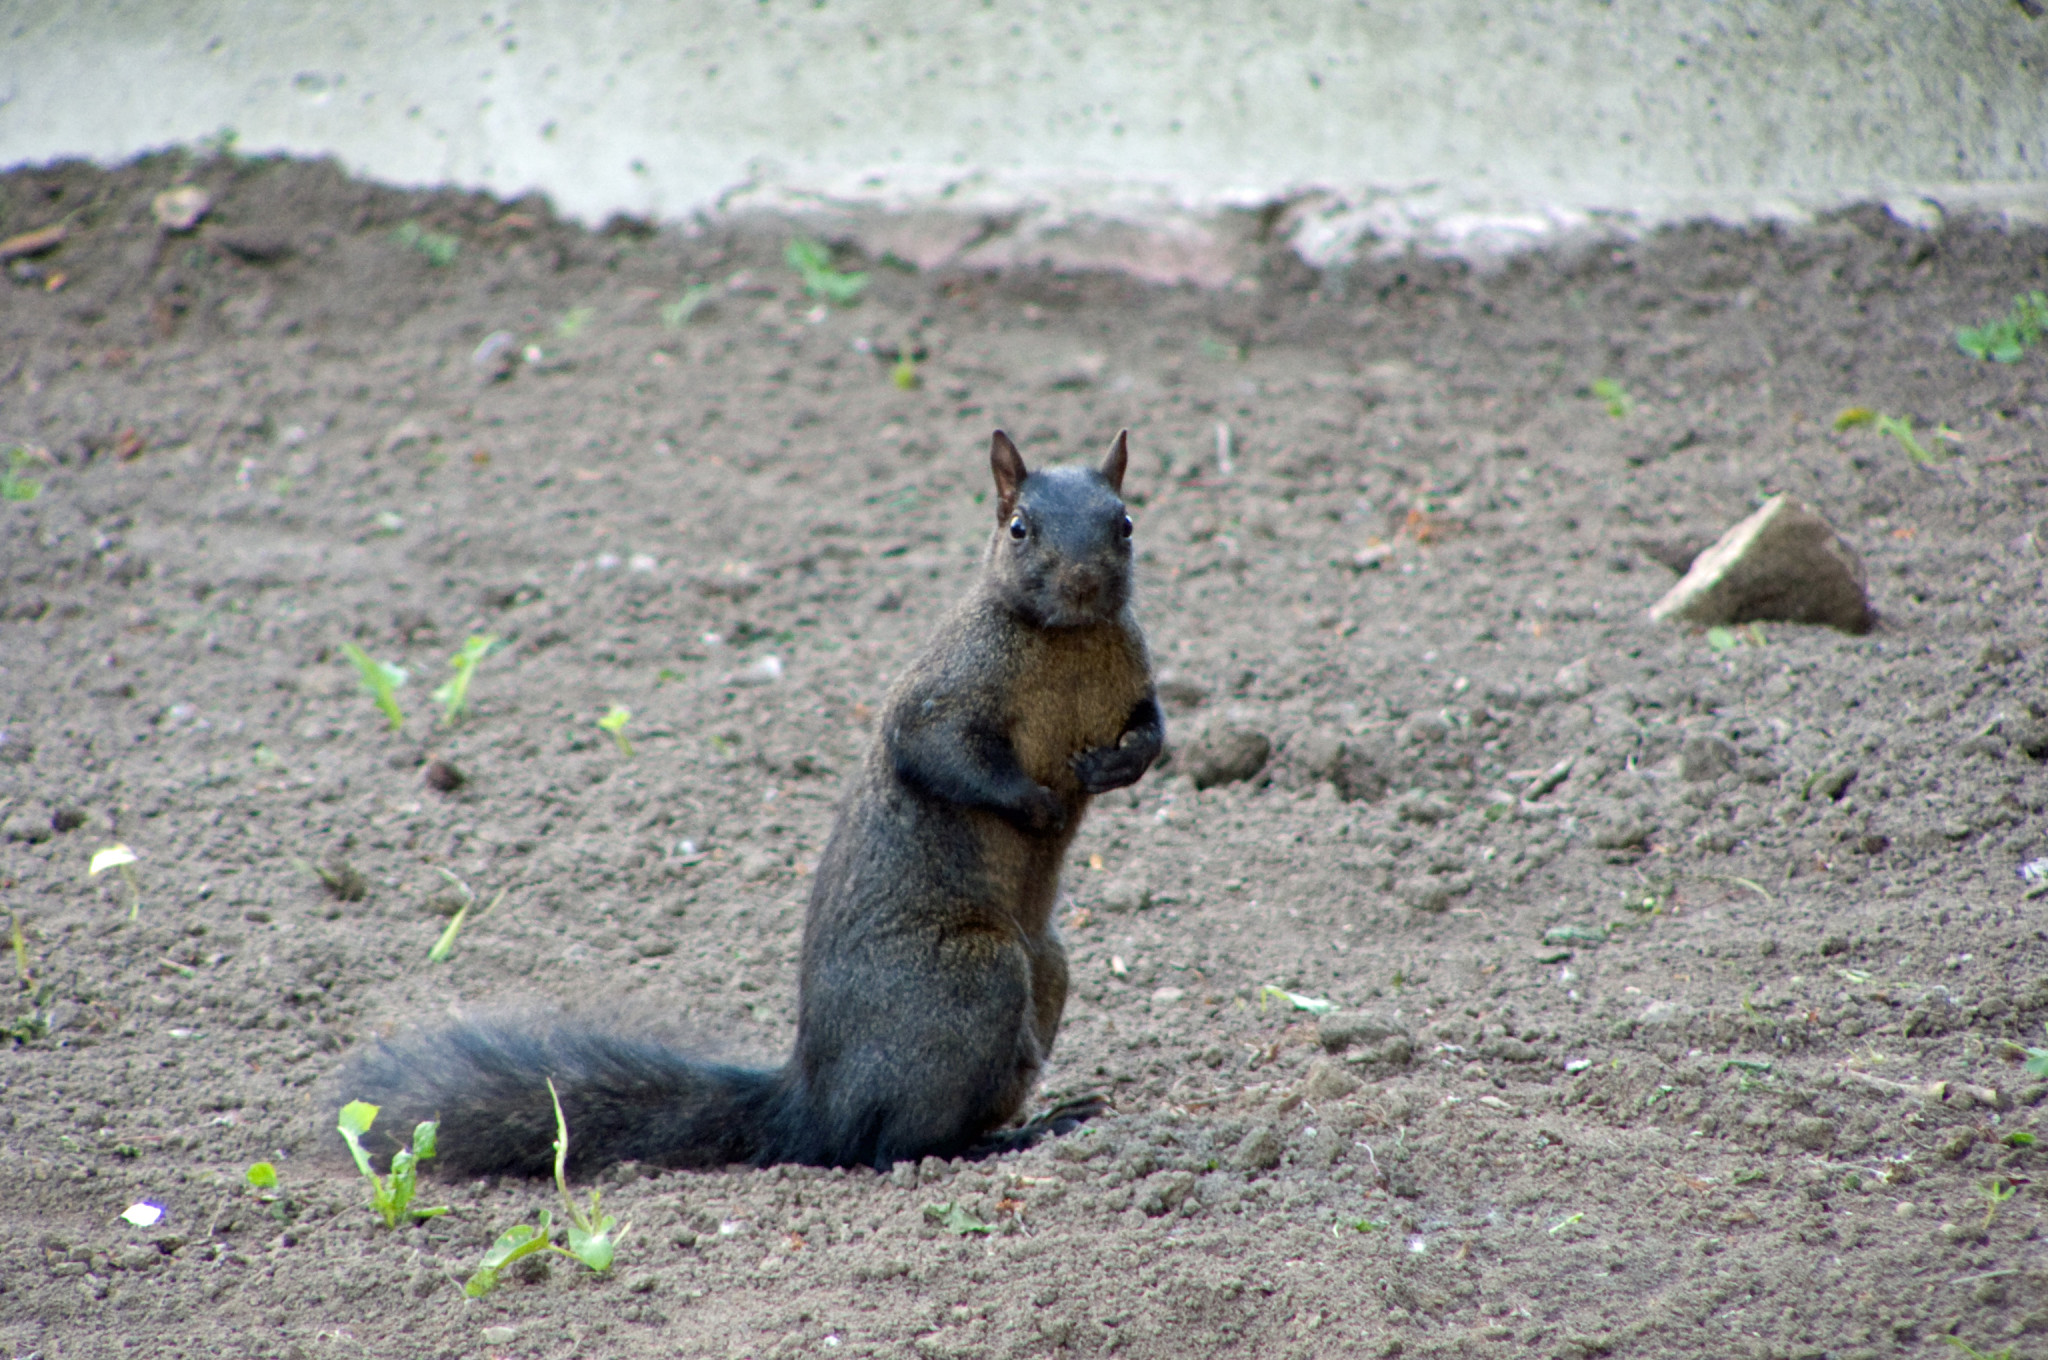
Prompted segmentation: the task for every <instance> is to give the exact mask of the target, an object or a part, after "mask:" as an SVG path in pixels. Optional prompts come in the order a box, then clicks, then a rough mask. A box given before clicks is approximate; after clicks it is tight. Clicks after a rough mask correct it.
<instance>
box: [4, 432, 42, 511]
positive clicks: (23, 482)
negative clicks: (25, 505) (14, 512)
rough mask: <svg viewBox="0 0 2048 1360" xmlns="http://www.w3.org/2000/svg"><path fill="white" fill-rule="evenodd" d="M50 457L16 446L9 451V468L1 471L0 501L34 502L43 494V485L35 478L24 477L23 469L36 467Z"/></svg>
mask: <svg viewBox="0 0 2048 1360" xmlns="http://www.w3.org/2000/svg"><path fill="white" fill-rule="evenodd" d="M48 456H49V455H47V454H43V453H41V452H40V451H38V450H35V449H27V448H23V447H22V446H21V445H19V444H16V445H14V446H13V447H12V448H10V449H8V450H7V467H6V469H5V470H4V471H0V500H7V501H32V500H34V499H35V498H36V497H38V496H40V495H42V494H43V484H42V483H41V482H39V481H37V480H36V479H35V478H33V477H25V476H23V475H22V469H23V468H29V467H34V466H35V465H36V464H37V463H40V462H43V461H44V460H45V459H47V458H48Z"/></svg>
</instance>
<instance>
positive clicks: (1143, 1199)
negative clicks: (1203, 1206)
mask: <svg viewBox="0 0 2048 1360" xmlns="http://www.w3.org/2000/svg"><path fill="white" fill-rule="evenodd" d="M1194 1188H1195V1177H1194V1173H1193V1172H1189V1171H1162V1172H1160V1173H1159V1174H1158V1175H1156V1176H1154V1177H1152V1178H1151V1179H1150V1180H1148V1181H1146V1182H1145V1189H1144V1193H1143V1194H1142V1195H1140V1196H1139V1198H1138V1208H1139V1209H1140V1210H1142V1211H1143V1212H1144V1214H1145V1216H1146V1217H1147V1218H1158V1217H1160V1216H1161V1215H1163V1214H1170V1213H1172V1212H1173V1211H1174V1210H1175V1209H1178V1208H1180V1206H1181V1204H1182V1202H1183V1201H1185V1200H1186V1199H1187V1197H1188V1195H1189V1194H1190V1193H1192V1192H1193V1190H1194Z"/></svg>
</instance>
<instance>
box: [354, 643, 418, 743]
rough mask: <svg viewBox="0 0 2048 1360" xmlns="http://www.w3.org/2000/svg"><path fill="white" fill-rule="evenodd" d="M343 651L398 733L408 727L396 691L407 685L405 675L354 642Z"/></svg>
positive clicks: (399, 668)
mask: <svg viewBox="0 0 2048 1360" xmlns="http://www.w3.org/2000/svg"><path fill="white" fill-rule="evenodd" d="M341 651H342V654H343V655H344V656H346V657H347V658H348V659H349V661H350V662H352V663H353V664H354V666H355V668H356V675H357V677H358V678H359V679H361V681H362V682H363V688H364V689H365V690H366V691H368V693H369V695H370V699H371V701H372V702H374V703H375V704H376V705H377V708H378V710H379V711H380V712H381V713H383V715H384V716H385V718H387V719H388V720H389V721H390V723H391V730H392V731H394V732H396V731H397V730H398V729H399V728H401V727H403V726H405V714H404V713H403V712H401V711H400V710H399V707H398V697H397V693H396V691H397V690H398V688H399V687H400V686H401V685H403V684H404V683H405V681H406V674H405V671H404V670H403V669H402V668H401V667H398V666H394V665H391V664H390V663H389V662H385V661H378V660H376V659H375V658H373V657H372V656H371V655H370V654H369V653H368V652H366V651H364V650H363V649H362V648H360V647H358V646H356V645H355V644H354V643H353V642H344V643H342V644H341Z"/></svg>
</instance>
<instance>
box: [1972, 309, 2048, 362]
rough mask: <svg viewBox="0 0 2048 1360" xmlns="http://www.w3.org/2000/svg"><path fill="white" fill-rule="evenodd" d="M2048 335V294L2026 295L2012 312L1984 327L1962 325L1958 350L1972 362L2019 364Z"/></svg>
mask: <svg viewBox="0 0 2048 1360" xmlns="http://www.w3.org/2000/svg"><path fill="white" fill-rule="evenodd" d="M2044 334H2048V293H2039V292H2036V293H2024V294H2021V295H2020V296H2019V297H2016V298H2014V299H2013V300H2012V310H2011V311H2009V312H2007V313H2006V314H2005V315H2004V316H2001V317H1998V318H1997V319H1996V320H1992V321H1987V322H1985V323H1984V324H1983V325H1981V326H1958V327H1957V328H1956V348H1957V349H1959V350H1961V351H1962V352H1963V353H1965V354H1967V355H1969V356H1970V357H1971V358H1972V359H1989V360H1991V361H1992V362H1993V363H2000V364H2016V363H2018V362H2019V361H2020V358H2021V356H2022V355H2024V354H2025V353H2026V352H2027V346H2028V345H2032V344H2036V343H2038V342H2039V341H2040V339H2041V337H2042V335H2044Z"/></svg>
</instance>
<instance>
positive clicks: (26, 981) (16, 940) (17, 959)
mask: <svg viewBox="0 0 2048 1360" xmlns="http://www.w3.org/2000/svg"><path fill="white" fill-rule="evenodd" d="M7 943H8V944H9V945H10V946H12V947H13V949H14V976H15V977H17V978H19V979H20V980H21V982H22V985H23V986H30V985H33V984H34V982H35V978H34V977H33V976H31V975H30V973H29V967H28V939H27V937H26V936H24V935H23V934H22V933H21V913H20V912H18V911H17V912H12V913H10V914H9V915H8V918H7Z"/></svg>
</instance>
